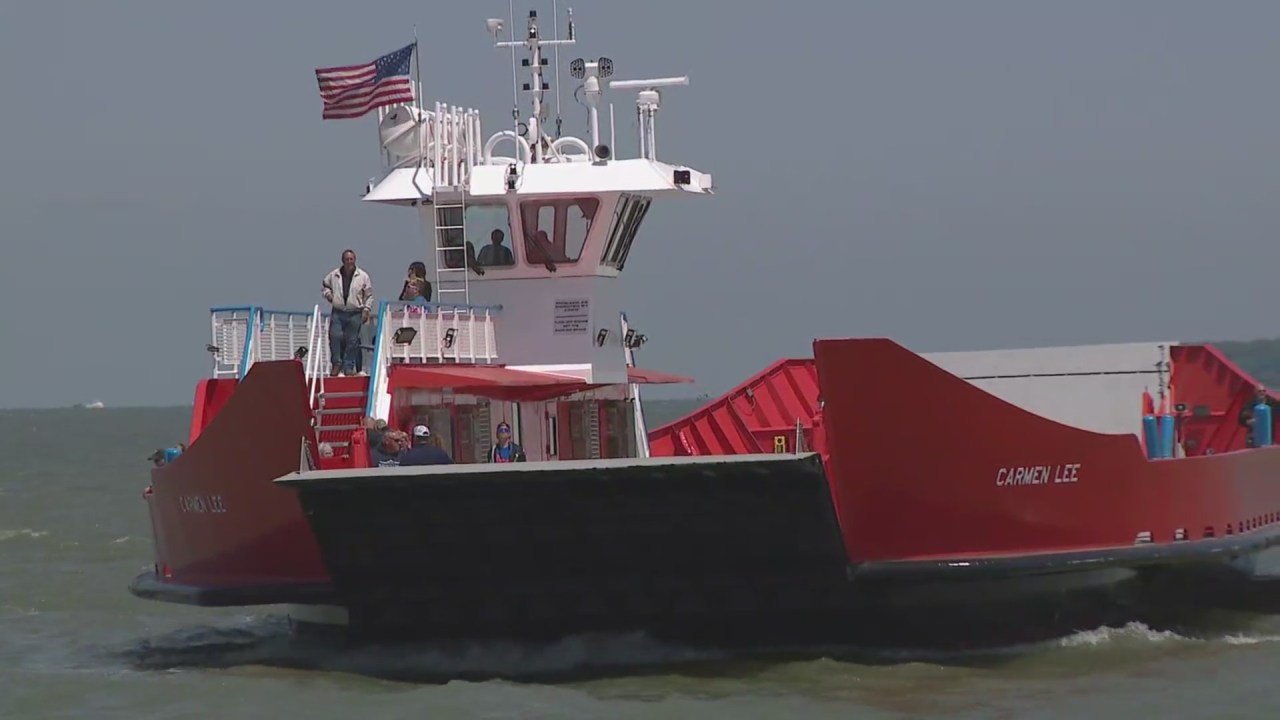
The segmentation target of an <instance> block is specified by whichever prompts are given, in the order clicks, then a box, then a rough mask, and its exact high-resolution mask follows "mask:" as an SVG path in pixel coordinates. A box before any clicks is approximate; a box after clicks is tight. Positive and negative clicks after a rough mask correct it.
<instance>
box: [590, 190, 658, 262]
mask: <svg viewBox="0 0 1280 720" xmlns="http://www.w3.org/2000/svg"><path fill="white" fill-rule="evenodd" d="M652 202H653V198H651V197H647V196H644V195H632V194H631V193H623V194H622V197H620V198H619V199H618V207H617V209H615V210H614V211H613V226H612V227H610V228H609V240H608V242H607V243H605V246H604V253H603V254H602V255H601V256H600V264H602V265H608V266H609V267H614V268H617V269H619V270H621V269H622V266H623V265H625V264H626V262H627V255H628V254H630V252H631V242H632V241H633V240H635V239H636V233H637V232H638V231H639V230H640V223H641V221H643V220H644V216H645V214H647V213H648V212H649V205H650V203H652Z"/></svg>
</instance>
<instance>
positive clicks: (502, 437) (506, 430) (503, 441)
mask: <svg viewBox="0 0 1280 720" xmlns="http://www.w3.org/2000/svg"><path fill="white" fill-rule="evenodd" d="M524 461H525V457H524V449H523V448H521V447H520V446H519V445H518V444H516V443H515V442H513V441H512V440H511V426H510V425H508V424H507V423H506V421H503V422H500V423H498V442H497V443H496V444H495V445H494V446H493V447H492V448H489V462H492V463H509V462H524Z"/></svg>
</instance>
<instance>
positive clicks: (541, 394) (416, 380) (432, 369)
mask: <svg viewBox="0 0 1280 720" xmlns="http://www.w3.org/2000/svg"><path fill="white" fill-rule="evenodd" d="M627 380H628V382H632V383H637V384H648V385H652V384H670V383H691V382H693V379H692V378H687V377H682V376H680V375H671V374H668V373H661V372H657V371H655V370H641V369H638V368H628V372H627ZM388 384H389V386H390V388H391V389H392V390H399V389H401V388H414V389H419V390H443V389H446V388H447V389H450V390H453V391H454V392H461V393H467V394H471V395H480V396H483V397H490V398H494V399H497V400H508V401H513V402H521V401H523V402H530V401H536V400H549V399H551V398H555V397H560V396H562V395H570V394H572V393H575V392H581V391H583V390H591V389H593V388H598V387H604V385H603V384H599V383H595V384H592V383H588V382H586V381H584V380H583V379H582V378H579V377H575V376H573V375H565V374H562V373H553V372H542V371H536V370H517V369H515V368H509V367H503V366H500V365H493V366H490V365H405V364H400V363H397V364H393V365H392V366H391V377H390V382H389V383H388Z"/></svg>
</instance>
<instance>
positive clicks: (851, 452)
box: [814, 339, 1280, 561]
mask: <svg viewBox="0 0 1280 720" xmlns="http://www.w3.org/2000/svg"><path fill="white" fill-rule="evenodd" d="M814 356H815V360H816V363H817V369H818V377H819V380H820V384H821V387H822V396H823V400H824V401H825V407H824V410H823V419H824V423H825V430H826V433H827V435H828V438H829V444H830V449H829V457H828V460H827V462H828V476H829V477H830V478H831V481H832V487H833V495H834V498H835V501H836V509H837V514H838V516H839V518H840V524H841V527H842V528H843V532H844V537H845V545H846V548H847V550H848V552H849V555H850V558H851V559H853V560H855V561H876V560H880V561H884V560H912V559H937V558H947V557H955V558H959V557H972V556H979V555H989V554H1004V555H1013V554H1030V553H1047V552H1060V551H1068V550H1084V549H1095V548H1108V547H1126V546H1129V547H1131V546H1133V545H1134V543H1135V541H1136V540H1137V539H1138V538H1139V535H1140V534H1142V533H1150V537H1151V539H1152V540H1153V541H1154V542H1155V543H1168V542H1173V541H1174V534H1175V532H1176V531H1177V530H1179V529H1182V530H1185V531H1186V533H1187V534H1188V539H1190V540H1199V539H1202V538H1207V537H1219V538H1221V537H1224V536H1226V535H1232V534H1239V533H1247V532H1251V531H1254V530H1258V529H1260V528H1263V527H1264V526H1267V525H1271V524H1274V523H1276V522H1277V521H1280V448H1275V447H1272V448H1262V449H1257V450H1248V451H1241V452H1231V453H1227V454H1221V455H1212V456H1205V457H1194V458H1181V459H1176V460H1155V461H1151V460H1147V459H1146V458H1145V456H1144V455H1143V453H1142V449H1141V447H1140V446H1139V443H1138V440H1137V438H1136V437H1135V436H1133V435H1101V434H1097V433H1092V432H1088V431H1085V430H1079V429H1076V428H1072V427H1067V426H1064V425H1060V424H1058V423H1056V422H1053V421H1051V420H1046V419H1045V418H1042V417H1039V416H1036V415H1033V414H1031V413H1029V412H1026V411H1024V410H1022V409H1020V408H1018V407H1016V406H1014V405H1012V404H1010V403H1007V402H1005V401H1004V400H1001V399H999V398H997V397H995V396H993V395H990V394H988V393H986V392H984V391H982V390H981V389H979V388H977V387H975V386H973V385H971V384H970V383H968V382H966V381H964V380H962V379H960V378H957V377H956V376H954V375H951V374H950V373H947V372H946V371H944V370H942V369H941V368H939V367H938V366H937V365H934V364H933V363H931V362H929V361H928V360H926V359H924V358H922V357H920V356H919V355H916V354H915V353H912V352H910V351H908V350H906V349H905V348H903V347H901V346H899V345H898V344H896V343H894V342H892V341H890V340H882V339H870V340H825V341H818V342H816V343H815V344H814ZM1028 468H1037V469H1036V470H1028ZM1011 473H1012V475H1013V478H1014V482H1013V483H1009V482H1008V478H1009V477H1010V474H1011ZM1029 474H1030V475H1031V477H1030V478H1029V480H1030V482H1028V475H1029Z"/></svg>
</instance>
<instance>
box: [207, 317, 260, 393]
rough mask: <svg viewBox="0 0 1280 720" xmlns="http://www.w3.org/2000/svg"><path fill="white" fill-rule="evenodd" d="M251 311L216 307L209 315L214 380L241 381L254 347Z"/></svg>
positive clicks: (210, 350) (210, 349)
mask: <svg viewBox="0 0 1280 720" xmlns="http://www.w3.org/2000/svg"><path fill="white" fill-rule="evenodd" d="M257 310H258V309H257V308H254V307H219V308H213V309H212V310H210V311H209V322H210V325H211V329H212V334H211V340H210V343H209V352H210V353H211V354H212V355H213V377H215V378H240V377H243V373H242V372H241V370H242V369H243V368H244V365H245V363H246V362H247V361H248V359H249V352H248V351H250V350H251V348H252V344H253V332H252V330H253V325H254V322H253V319H254V317H255V316H256V315H257Z"/></svg>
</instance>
